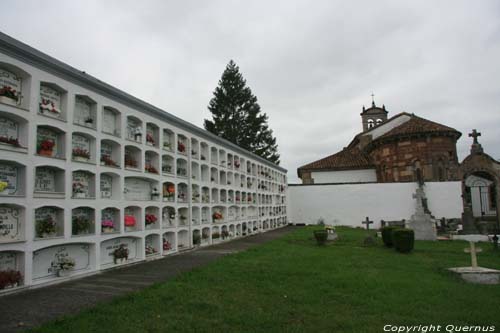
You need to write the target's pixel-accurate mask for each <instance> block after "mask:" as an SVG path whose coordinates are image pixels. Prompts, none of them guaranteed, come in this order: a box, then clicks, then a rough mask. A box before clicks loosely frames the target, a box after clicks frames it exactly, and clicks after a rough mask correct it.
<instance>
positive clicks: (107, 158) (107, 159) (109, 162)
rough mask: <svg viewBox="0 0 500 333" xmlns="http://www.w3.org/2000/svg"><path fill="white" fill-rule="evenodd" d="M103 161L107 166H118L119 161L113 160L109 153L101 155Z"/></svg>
mask: <svg viewBox="0 0 500 333" xmlns="http://www.w3.org/2000/svg"><path fill="white" fill-rule="evenodd" d="M101 162H102V163H104V165H106V166H114V167H117V166H118V163H116V162H115V161H113V160H112V159H111V157H110V156H108V155H102V156H101Z"/></svg>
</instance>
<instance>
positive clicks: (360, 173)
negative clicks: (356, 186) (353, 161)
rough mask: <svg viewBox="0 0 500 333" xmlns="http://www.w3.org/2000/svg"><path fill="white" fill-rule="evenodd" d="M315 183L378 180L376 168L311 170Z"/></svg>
mask: <svg viewBox="0 0 500 333" xmlns="http://www.w3.org/2000/svg"><path fill="white" fill-rule="evenodd" d="M311 177H312V178H313V179H314V183H315V184H325V183H369V182H376V181H377V174H376V172H375V169H366V170H343V171H321V172H311Z"/></svg>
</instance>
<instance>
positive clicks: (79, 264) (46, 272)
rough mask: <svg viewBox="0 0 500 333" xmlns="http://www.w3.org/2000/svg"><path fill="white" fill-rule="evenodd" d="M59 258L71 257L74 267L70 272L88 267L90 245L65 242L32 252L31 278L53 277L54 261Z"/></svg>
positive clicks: (54, 272) (55, 271) (54, 273)
mask: <svg viewBox="0 0 500 333" xmlns="http://www.w3.org/2000/svg"><path fill="white" fill-rule="evenodd" d="M61 258H72V259H74V260H75V267H74V268H73V269H72V270H71V271H72V272H78V271H83V270H86V269H89V268H90V246H89V245H88V244H66V245H62V246H53V247H49V248H45V249H41V250H38V251H35V252H33V280H40V279H43V278H49V277H55V276H56V274H57V270H56V269H55V267H54V266H55V263H57V262H58V261H59V260H60V259H61Z"/></svg>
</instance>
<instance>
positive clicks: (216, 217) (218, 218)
mask: <svg viewBox="0 0 500 333" xmlns="http://www.w3.org/2000/svg"><path fill="white" fill-rule="evenodd" d="M212 218H213V219H214V220H222V219H223V218H224V216H223V215H222V213H219V212H215V213H213V215H212Z"/></svg>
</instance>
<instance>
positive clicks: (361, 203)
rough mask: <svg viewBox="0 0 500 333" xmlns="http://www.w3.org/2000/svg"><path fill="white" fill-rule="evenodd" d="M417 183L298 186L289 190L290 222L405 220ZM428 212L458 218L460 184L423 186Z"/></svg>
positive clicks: (411, 210) (352, 223)
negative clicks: (368, 218)
mask: <svg viewBox="0 0 500 333" xmlns="http://www.w3.org/2000/svg"><path fill="white" fill-rule="evenodd" d="M416 187H417V185H416V183H384V184H382V183H379V184H346V185H299V186H290V187H289V202H290V205H289V211H288V212H289V214H288V215H289V217H290V220H291V222H292V223H307V224H316V223H317V221H318V219H320V218H323V219H324V220H325V223H328V224H334V225H350V226H362V224H361V221H362V220H364V219H365V218H366V217H367V216H368V217H370V219H371V220H372V221H374V222H375V223H374V225H372V226H374V227H376V228H377V227H379V226H380V220H386V221H387V220H389V221H391V220H402V219H406V220H408V219H409V218H410V217H411V215H412V214H414V212H415V205H416V203H415V199H413V196H412V195H413V193H415V189H416ZM425 193H426V195H427V198H428V205H429V209H430V210H431V212H432V214H433V215H434V216H435V217H436V218H442V217H446V218H458V217H460V216H461V213H462V199H461V184H460V182H429V183H426V185H425Z"/></svg>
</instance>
